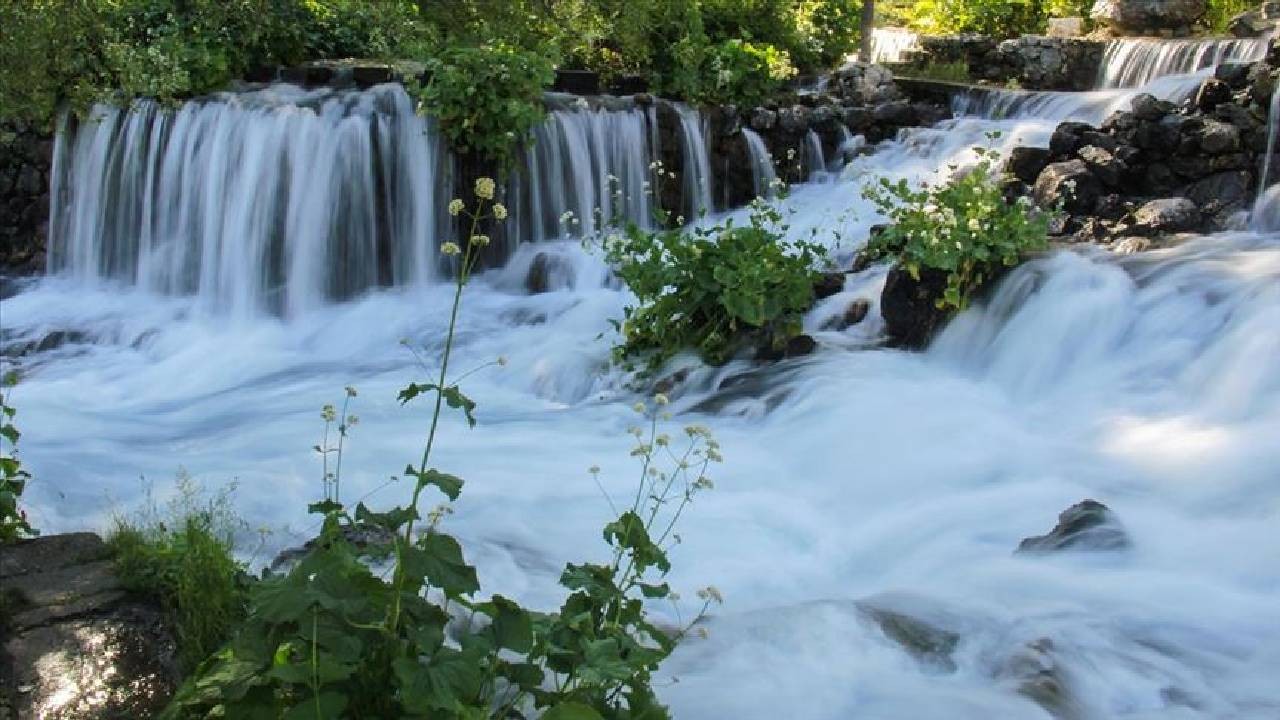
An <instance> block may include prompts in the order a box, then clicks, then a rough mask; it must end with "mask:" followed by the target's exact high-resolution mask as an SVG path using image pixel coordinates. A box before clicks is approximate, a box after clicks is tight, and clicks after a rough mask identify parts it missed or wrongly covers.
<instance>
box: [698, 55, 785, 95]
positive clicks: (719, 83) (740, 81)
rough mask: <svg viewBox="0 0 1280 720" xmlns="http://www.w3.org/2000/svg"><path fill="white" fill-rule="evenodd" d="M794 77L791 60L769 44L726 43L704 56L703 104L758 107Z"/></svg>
mask: <svg viewBox="0 0 1280 720" xmlns="http://www.w3.org/2000/svg"><path fill="white" fill-rule="evenodd" d="M795 74H796V70H795V68H794V67H792V66H791V58H790V57H788V55H787V53H786V52H785V51H782V50H779V49H777V48H776V47H774V46H772V45H752V44H751V43H747V42H742V41H741V40H727V41H725V42H724V43H723V44H721V45H718V46H716V47H714V48H712V49H711V51H710V53H709V54H708V57H707V69H706V77H707V78H708V79H707V81H706V84H707V87H706V89H705V90H704V91H703V92H702V94H701V98H700V99H702V100H703V101H706V102H712V103H717V104H734V105H737V106H739V107H743V108H749V107H753V106H756V105H760V104H762V103H763V102H764V101H765V100H767V99H768V98H769V97H770V96H771V95H773V94H774V93H776V92H777V91H778V90H779V89H780V88H781V87H782V84H783V83H784V82H785V81H786V80H787V79H788V78H790V77H792V76H793V75H795Z"/></svg>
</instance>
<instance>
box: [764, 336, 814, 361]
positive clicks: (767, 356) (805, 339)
mask: <svg viewBox="0 0 1280 720" xmlns="http://www.w3.org/2000/svg"><path fill="white" fill-rule="evenodd" d="M817 349H818V341H817V340H814V339H813V338H812V337H811V336H809V335H797V336H795V337H793V338H791V339H790V340H788V341H787V342H786V345H784V346H783V347H781V348H777V347H774V346H773V345H771V344H768V343H766V344H764V345H761V346H760V347H759V348H757V349H756V360H757V361H758V362H778V361H779V360H785V359H787V358H796V357H803V356H805V355H811V354H812V353H813V351H814V350H817Z"/></svg>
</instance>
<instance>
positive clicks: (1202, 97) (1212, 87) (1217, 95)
mask: <svg viewBox="0 0 1280 720" xmlns="http://www.w3.org/2000/svg"><path fill="white" fill-rule="evenodd" d="M1194 102H1195V106H1196V107H1197V108H1199V110H1200V111H1201V112H1213V110H1214V109H1215V108H1217V107H1218V106H1219V105H1221V104H1222V103H1226V102H1231V86H1230V85H1228V84H1226V83H1225V82H1223V81H1221V80H1219V79H1217V78H1209V79H1208V80H1205V81H1204V82H1203V83H1201V84H1200V89H1199V90H1198V91H1196V97H1195V100H1194Z"/></svg>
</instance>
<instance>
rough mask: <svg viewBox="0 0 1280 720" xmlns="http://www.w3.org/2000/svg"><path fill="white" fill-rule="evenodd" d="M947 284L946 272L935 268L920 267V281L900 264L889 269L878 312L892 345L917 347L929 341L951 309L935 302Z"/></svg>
mask: <svg viewBox="0 0 1280 720" xmlns="http://www.w3.org/2000/svg"><path fill="white" fill-rule="evenodd" d="M946 287H947V275H946V273H944V272H940V271H938V270H930V269H928V268H925V269H923V270H921V271H920V279H919V280H916V279H914V278H912V277H911V275H910V273H908V272H907V271H906V270H904V269H903V268H902V267H901V266H899V265H894V266H893V267H892V268H891V269H890V270H889V274H888V276H886V277H885V281H884V290H883V291H882V293H881V295H880V315H881V316H882V317H883V318H884V326H885V334H886V335H888V336H889V340H890V342H891V343H892V344H893V345H896V346H897V347H902V348H907V349H913V350H920V349H923V348H924V347H925V346H926V345H928V344H929V341H930V340H932V339H933V336H934V334H936V333H937V332H938V330H940V329H941V328H942V326H943V324H945V323H946V321H947V320H948V319H950V317H951V311H950V310H942V309H939V308H938V305H937V301H938V300H939V299H940V298H941V297H942V293H943V291H944V290H946Z"/></svg>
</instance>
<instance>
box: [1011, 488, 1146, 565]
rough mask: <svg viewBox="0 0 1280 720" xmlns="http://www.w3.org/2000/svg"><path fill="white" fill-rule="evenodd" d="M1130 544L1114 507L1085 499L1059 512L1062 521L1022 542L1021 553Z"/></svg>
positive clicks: (1107, 548) (1019, 545)
mask: <svg viewBox="0 0 1280 720" xmlns="http://www.w3.org/2000/svg"><path fill="white" fill-rule="evenodd" d="M1129 545H1130V541H1129V534H1128V533H1126V532H1125V531H1124V528H1123V527H1121V526H1120V523H1119V522H1118V521H1117V520H1116V519H1115V516H1114V514H1113V513H1112V512H1111V509H1110V508H1108V507H1107V506H1106V505H1103V504H1102V503H1100V502H1098V501H1097V500H1084V501H1082V502H1078V503H1076V504H1075V505H1072V506H1071V507H1069V508H1067V509H1066V510H1064V511H1063V512H1062V514H1060V515H1058V524H1057V525H1055V526H1054V527H1053V529H1052V530H1050V531H1049V532H1048V533H1047V534H1045V535H1040V536H1037V537H1029V538H1026V539H1024V540H1023V541H1022V542H1021V543H1019V544H1018V552H1020V553H1043V552H1055V551H1058V550H1121V549H1124V548H1127V547H1129Z"/></svg>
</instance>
